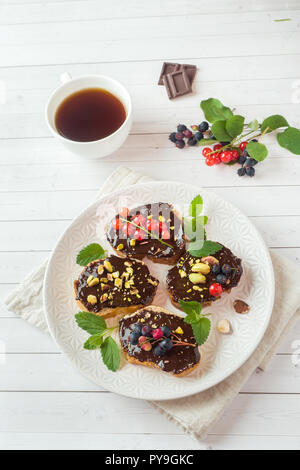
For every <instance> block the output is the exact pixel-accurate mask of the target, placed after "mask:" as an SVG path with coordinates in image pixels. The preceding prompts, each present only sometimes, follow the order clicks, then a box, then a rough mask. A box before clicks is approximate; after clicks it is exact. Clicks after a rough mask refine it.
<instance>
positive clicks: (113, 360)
mask: <svg viewBox="0 0 300 470" xmlns="http://www.w3.org/2000/svg"><path fill="white" fill-rule="evenodd" d="M100 351H101V356H102V360H103V362H104V364H105V365H106V367H107V368H108V369H109V370H112V371H113V372H115V371H116V370H118V369H119V367H120V350H119V348H118V345H117V343H116V342H115V340H114V339H113V338H112V337H111V336H108V337H107V338H105V340H104V341H103V343H102V344H101V348H100Z"/></svg>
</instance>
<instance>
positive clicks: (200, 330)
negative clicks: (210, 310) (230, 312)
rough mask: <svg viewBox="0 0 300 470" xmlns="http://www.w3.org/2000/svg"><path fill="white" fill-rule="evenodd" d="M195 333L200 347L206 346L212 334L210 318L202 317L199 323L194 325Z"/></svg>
mask: <svg viewBox="0 0 300 470" xmlns="http://www.w3.org/2000/svg"><path fill="white" fill-rule="evenodd" d="M191 325H192V328H193V333H194V336H195V340H196V342H197V344H198V345H199V346H201V344H204V343H205V341H206V340H207V338H208V336H209V333H210V326H211V323H210V320H209V319H208V318H205V317H202V318H200V320H199V321H198V322H197V323H192V324H191Z"/></svg>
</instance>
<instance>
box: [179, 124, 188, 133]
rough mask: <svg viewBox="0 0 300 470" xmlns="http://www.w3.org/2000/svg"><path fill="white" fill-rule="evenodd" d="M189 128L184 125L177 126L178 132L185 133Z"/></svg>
mask: <svg viewBox="0 0 300 470" xmlns="http://www.w3.org/2000/svg"><path fill="white" fill-rule="evenodd" d="M186 130H187V127H186V126H185V125H184V124H178V126H177V132H183V131H186Z"/></svg>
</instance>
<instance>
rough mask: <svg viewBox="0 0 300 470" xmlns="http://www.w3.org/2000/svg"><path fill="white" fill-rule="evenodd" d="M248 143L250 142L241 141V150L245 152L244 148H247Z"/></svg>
mask: <svg viewBox="0 0 300 470" xmlns="http://www.w3.org/2000/svg"><path fill="white" fill-rule="evenodd" d="M247 144H248V142H241V143H240V150H241V152H243V150H245V148H246V147H247Z"/></svg>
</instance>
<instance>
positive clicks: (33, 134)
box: [0, 0, 300, 449]
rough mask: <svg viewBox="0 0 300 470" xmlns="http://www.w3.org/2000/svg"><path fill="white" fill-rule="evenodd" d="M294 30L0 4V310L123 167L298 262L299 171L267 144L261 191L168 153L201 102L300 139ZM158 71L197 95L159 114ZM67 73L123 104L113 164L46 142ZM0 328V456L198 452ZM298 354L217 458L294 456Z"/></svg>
mask: <svg viewBox="0 0 300 470" xmlns="http://www.w3.org/2000/svg"><path fill="white" fill-rule="evenodd" d="M286 18H290V19H291V20H290V21H281V22H278V21H274V20H276V19H286ZM299 20H300V4H299V1H298V0H290V1H284V2H283V1H280V0H257V1H255V0H253V1H247V2H246V1H242V0H227V1H226V2H224V1H223V0H210V1H208V0H205V1H204V0H197V1H195V0H165V1H163V2H162V1H161V0H151V1H146V2H143V1H141V0H129V1H126V2H125V1H123V0H110V1H109V2H107V1H104V0H99V1H92V0H86V1H83V0H0V24H1V28H0V103H1V104H0V191H1V199H0V201H1V203H0V250H1V252H0V296H1V298H2V297H3V296H5V295H6V294H8V293H9V292H10V291H11V290H12V289H13V288H14V287H15V286H16V285H17V284H18V282H19V281H21V280H22V278H23V277H24V276H25V275H26V273H28V271H29V270H30V269H31V268H33V267H34V266H36V265H37V264H38V263H40V262H41V261H42V260H43V259H44V258H45V257H46V256H48V254H49V252H50V250H51V248H52V247H53V245H54V243H55V240H56V239H57V237H58V236H59V235H60V233H61V232H62V230H63V229H64V228H65V227H66V226H67V225H68V224H69V223H70V221H71V219H72V218H73V217H74V216H75V215H76V214H77V213H78V212H79V211H80V210H81V209H82V208H84V207H85V205H86V204H88V203H89V201H91V199H92V198H93V196H94V194H95V192H96V190H97V188H98V187H99V186H100V185H101V184H102V182H103V181H104V179H105V178H106V177H107V176H108V175H109V174H110V173H111V172H112V171H113V170H115V169H116V168H117V167H118V166H119V165H121V164H122V165H127V166H129V167H131V168H133V169H136V170H138V171H140V172H142V173H145V174H147V175H150V176H152V177H154V178H160V179H168V180H174V181H175V180H180V181H184V182H187V183H188V182H191V183H199V185H202V186H205V187H207V188H211V189H212V190H213V191H216V192H217V193H218V194H220V195H222V196H224V198H226V199H228V200H231V201H232V202H234V203H235V204H236V205H237V206H239V207H240V208H241V209H242V210H243V211H244V212H245V213H246V214H247V215H248V216H249V217H250V218H251V220H252V221H253V223H254V224H255V225H256V226H257V227H258V229H259V230H260V231H261V233H262V235H263V237H264V239H265V240H266V242H267V244H268V245H269V247H270V248H271V249H272V250H274V251H276V252H278V253H281V254H283V255H285V256H287V257H289V258H290V259H292V260H295V261H297V262H299V256H300V242H299V228H300V204H299V187H300V186H299V184H300V181H299V175H300V158H299V157H297V156H293V155H292V154H289V153H287V152H285V151H283V149H281V148H280V147H279V146H278V145H277V144H276V143H275V142H274V140H273V139H272V138H270V137H268V138H267V139H266V141H267V142H268V143H269V148H270V157H269V158H268V160H266V161H265V162H264V163H263V164H261V165H258V167H256V168H257V176H255V178H251V179H250V178H246V177H244V178H239V177H238V176H237V175H236V174H235V171H233V169H232V168H230V167H224V165H222V167H221V166H219V167H215V168H209V167H206V166H205V164H204V160H203V158H202V156H201V152H200V150H199V149H197V148H192V149H188V150H187V149H186V150H183V151H181V150H177V149H175V148H174V147H173V146H172V145H171V144H170V143H169V141H168V139H167V134H168V133H169V132H170V131H172V130H174V128H175V126H176V125H177V124H178V122H183V123H186V124H194V123H198V122H200V120H201V118H202V115H201V113H200V109H199V103H200V100H201V99H205V98H208V97H211V96H213V97H218V98H219V99H221V100H222V101H223V102H224V103H225V104H227V105H230V106H235V107H236V108H237V109H238V111H239V112H240V113H241V114H244V115H246V116H247V118H255V117H257V118H262V117H264V116H267V115H268V114H274V113H280V114H283V115H284V116H285V117H286V118H287V119H288V121H289V122H290V123H291V124H293V125H295V126H297V127H299V126H300V119H299V104H297V101H298V102H299V99H297V90H295V88H294V87H298V89H299V79H300V60H299V58H300V53H299V40H300V31H299ZM164 60H175V61H179V62H183V63H192V64H196V65H197V66H198V67H199V71H198V74H197V77H196V83H195V86H194V90H195V93H194V94H193V95H190V96H186V97H185V98H180V99H177V100H174V101H173V102H171V101H169V100H168V99H167V96H166V92H165V90H164V88H163V87H158V86H157V84H156V83H157V80H158V76H159V72H160V68H161V65H162V62H163V61H164ZM65 71H68V72H70V73H71V74H72V75H79V74H85V73H104V74H107V75H111V76H113V77H116V78H117V79H119V80H120V81H121V82H123V83H124V84H125V86H127V87H128V89H129V91H130V92H131V95H132V98H133V105H134V125H133V129H132V134H131V135H130V137H129V138H128V140H127V142H126V143H125V145H124V146H123V148H122V149H121V150H120V151H118V152H117V153H116V154H114V155H112V156H111V157H109V158H106V159H104V160H99V161H96V162H88V161H83V160H80V159H79V158H77V157H74V156H72V155H71V154H69V153H68V152H67V151H66V150H64V149H63V148H62V147H61V146H60V145H59V144H58V143H57V142H55V141H54V140H53V138H51V137H50V135H49V131H48V130H47V128H46V125H45V122H44V115H43V112H44V106H45V102H46V100H47V97H48V95H49V94H50V92H51V90H52V89H53V88H54V87H56V86H57V84H58V77H59V75H60V74H61V73H62V72H65ZM297 80H298V81H297ZM298 98H299V96H298ZM266 295H267V293H266ZM0 317H1V318H0V339H1V341H2V342H4V343H5V347H6V355H4V354H2V355H0V359H1V364H0V448H12V449H15V448H18V449H20V448H25V449H28V448H84V449H88V448H96V449H100V448H103V449H115V448H120V449H127V448H129V449H132V448H147V449H155V448H157V449H164V448H168V449H188V448H195V449H196V448H198V444H197V442H195V441H193V440H192V439H191V438H189V437H187V436H186V435H183V433H182V432H181V431H180V430H179V429H178V428H176V427H175V426H174V425H172V424H170V423H169V422H167V421H166V420H165V419H164V418H163V417H161V416H160V415H158V414H157V412H156V411H154V410H152V408H151V407H150V406H149V405H148V404H146V403H144V402H142V401H138V400H133V399H128V398H124V397H119V396H115V395H113V394H111V393H108V392H105V391H104V390H100V391H99V389H98V388H97V387H96V386H94V385H93V384H91V383H89V382H88V381H87V380H85V379H84V378H83V377H81V376H80V375H79V373H77V371H76V370H73V369H72V367H70V366H69V363H68V362H67V360H66V359H65V358H64V357H63V356H62V355H61V354H60V352H59V350H58V348H57V347H56V345H55V344H54V342H53V341H52V339H51V338H50V337H47V336H46V335H44V334H43V333H41V332H40V331H38V330H36V329H34V328H33V327H31V326H29V325H27V324H26V323H25V322H24V321H23V320H21V319H19V318H16V317H15V315H14V314H12V313H10V312H8V311H7V310H6V308H5V307H4V306H3V305H1V308H0ZM297 339H298V340H299V339H300V325H298V326H297V327H296V328H295V329H294V330H293V331H291V332H290V334H289V336H288V338H287V339H286V340H285V341H284V342H283V344H281V346H280V349H279V350H278V352H277V354H276V356H275V358H274V359H273V362H272V364H271V365H270V368H269V370H268V371H267V372H265V373H260V374H255V375H253V377H252V378H251V379H250V380H249V382H248V383H247V384H246V385H245V387H244V388H243V390H242V391H241V393H240V394H239V396H238V397H237V398H236V399H235V400H234V402H233V403H232V405H231V406H230V407H229V408H228V410H227V411H226V413H225V416H224V417H223V418H222V419H221V420H220V422H219V423H218V424H217V426H216V427H215V428H214V429H213V430H212V434H210V436H209V440H208V441H209V443H210V444H211V445H212V446H213V448H216V449H223V448H225V449H229V448H234V449H240V448H253V449H258V448H274V449H278V448H299V447H300V427H299V420H300V393H299V392H300V368H297V367H296V366H295V365H293V362H292V354H293V352H294V350H293V344H292V343H293V342H294V341H295V340H297Z"/></svg>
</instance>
